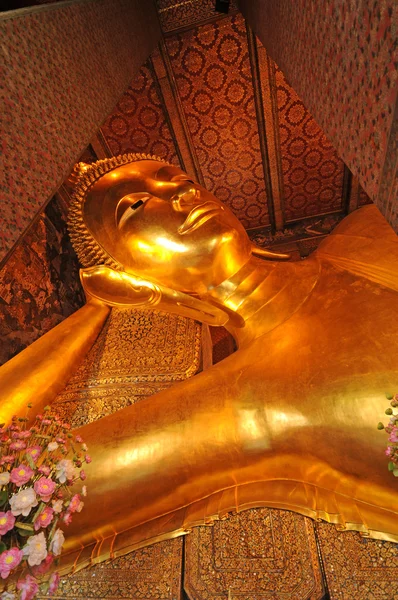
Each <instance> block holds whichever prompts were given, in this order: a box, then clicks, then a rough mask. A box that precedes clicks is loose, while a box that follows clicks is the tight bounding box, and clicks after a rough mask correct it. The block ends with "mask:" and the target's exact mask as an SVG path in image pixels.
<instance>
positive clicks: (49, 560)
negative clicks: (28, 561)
mask: <svg viewBox="0 0 398 600" xmlns="http://www.w3.org/2000/svg"><path fill="white" fill-rule="evenodd" d="M53 562H54V556H53V555H52V554H47V556H46V558H45V559H44V560H43V561H42V562H41V563H40V564H39V565H36V566H35V567H32V573H33V575H34V576H35V577H38V576H39V577H40V576H41V575H45V574H46V573H47V571H48V570H49V568H50V567H51V565H52V564H53Z"/></svg>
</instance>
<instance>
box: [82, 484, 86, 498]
mask: <svg viewBox="0 0 398 600" xmlns="http://www.w3.org/2000/svg"><path fill="white" fill-rule="evenodd" d="M82 496H87V486H85V485H84V486H83V487H82Z"/></svg>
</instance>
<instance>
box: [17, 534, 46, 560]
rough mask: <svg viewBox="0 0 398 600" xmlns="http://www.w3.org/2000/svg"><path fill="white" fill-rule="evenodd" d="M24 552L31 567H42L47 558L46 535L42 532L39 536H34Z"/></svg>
mask: <svg viewBox="0 0 398 600" xmlns="http://www.w3.org/2000/svg"><path fill="white" fill-rule="evenodd" d="M22 550H23V553H24V554H25V556H27V557H28V564H29V566H31V567H34V566H35V565H40V563H41V562H42V561H43V560H44V559H45V558H46V556H47V545H46V538H45V536H44V533H43V532H41V533H38V534H37V535H32V537H30V538H29V539H28V541H27V542H26V544H25V546H24V547H23V548H22Z"/></svg>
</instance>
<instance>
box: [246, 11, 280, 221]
mask: <svg viewBox="0 0 398 600" xmlns="http://www.w3.org/2000/svg"><path fill="white" fill-rule="evenodd" d="M246 31H247V46H248V50H249V60H250V68H251V74H252V82H253V92H254V105H255V109H256V118H257V127H258V135H259V140H260V151H261V160H262V164H263V171H264V182H265V189H266V191H267V204H268V214H269V220H270V223H271V227H272V230H273V231H275V230H276V229H280V228H281V227H282V225H283V218H282V213H281V210H280V202H279V200H280V193H279V190H280V188H279V183H278V177H277V175H276V174H275V172H273V173H272V175H273V177H272V175H271V169H270V160H269V150H270V148H269V146H268V141H267V134H268V131H267V129H268V130H269V128H270V127H273V124H271V123H269V120H268V119H266V118H265V114H264V103H263V97H262V86H261V75H260V68H259V57H258V53H257V40H256V36H255V35H254V33H253V31H252V30H251V28H250V27H249V25H248V24H247V23H246ZM270 139H271V140H273V139H274V136H273V133H272V132H270ZM271 151H272V152H274V151H275V144H272V148H271ZM272 162H273V164H274V163H275V158H274V155H273V161H272ZM273 171H274V169H273ZM272 179H274V185H272V183H273V181H272ZM275 199H276V200H277V204H276V205H275Z"/></svg>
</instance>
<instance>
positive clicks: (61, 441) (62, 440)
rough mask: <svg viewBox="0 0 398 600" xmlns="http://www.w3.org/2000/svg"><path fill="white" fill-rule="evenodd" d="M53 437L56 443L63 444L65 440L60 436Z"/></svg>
mask: <svg viewBox="0 0 398 600" xmlns="http://www.w3.org/2000/svg"><path fill="white" fill-rule="evenodd" d="M55 439H56V441H57V442H58V444H65V442H66V440H65V439H64V438H63V437H60V436H58V437H56V438H55Z"/></svg>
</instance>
